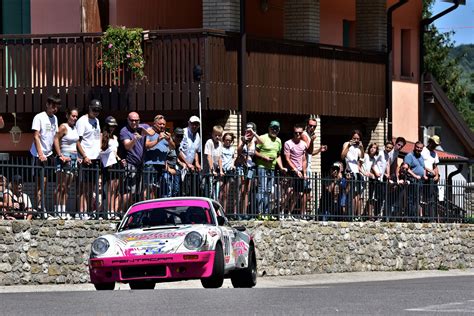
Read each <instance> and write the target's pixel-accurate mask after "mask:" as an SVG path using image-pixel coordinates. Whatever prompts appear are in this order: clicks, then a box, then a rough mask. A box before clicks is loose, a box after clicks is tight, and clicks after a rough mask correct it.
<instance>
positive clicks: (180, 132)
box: [174, 127, 184, 135]
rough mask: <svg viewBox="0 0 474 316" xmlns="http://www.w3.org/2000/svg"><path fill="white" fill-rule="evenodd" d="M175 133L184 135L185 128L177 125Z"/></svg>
mask: <svg viewBox="0 0 474 316" xmlns="http://www.w3.org/2000/svg"><path fill="white" fill-rule="evenodd" d="M174 133H175V134H176V135H184V129H182V128H181V127H176V128H175V129H174Z"/></svg>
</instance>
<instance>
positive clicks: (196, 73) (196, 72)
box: [193, 65, 203, 168]
mask: <svg viewBox="0 0 474 316" xmlns="http://www.w3.org/2000/svg"><path fill="white" fill-rule="evenodd" d="M201 77H202V68H201V66H200V65H195V66H194V68H193V78H194V81H196V82H197V83H198V98H199V99H198V107H199V119H200V120H201V124H199V137H201V148H200V149H201V155H200V157H201V158H200V164H201V168H202V166H203V164H202V157H203V152H202V104H201Z"/></svg>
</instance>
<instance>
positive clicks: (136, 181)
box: [121, 163, 143, 194]
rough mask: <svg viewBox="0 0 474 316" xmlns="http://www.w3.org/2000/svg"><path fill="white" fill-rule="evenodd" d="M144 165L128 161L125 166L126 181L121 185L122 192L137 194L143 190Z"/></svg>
mask: <svg viewBox="0 0 474 316" xmlns="http://www.w3.org/2000/svg"><path fill="white" fill-rule="evenodd" d="M142 174H143V167H142V166H139V167H137V166H134V165H132V164H130V163H128V164H127V165H126V166H125V183H124V184H123V185H121V193H129V194H137V193H140V192H141V178H142Z"/></svg>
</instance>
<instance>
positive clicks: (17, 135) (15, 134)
mask: <svg viewBox="0 0 474 316" xmlns="http://www.w3.org/2000/svg"><path fill="white" fill-rule="evenodd" d="M12 115H13V118H14V122H15V124H14V125H13V127H12V129H11V130H10V135H11V137H12V142H13V144H15V145H16V144H18V143H19V142H20V140H21V133H22V132H21V129H20V128H19V127H18V126H17V125H16V113H12Z"/></svg>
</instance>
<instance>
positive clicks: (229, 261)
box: [213, 203, 236, 270]
mask: <svg viewBox="0 0 474 316" xmlns="http://www.w3.org/2000/svg"><path fill="white" fill-rule="evenodd" d="M213 207H214V209H215V211H216V215H218V216H223V214H224V209H223V208H222V206H221V205H220V204H218V203H213ZM219 228H220V229H221V232H222V248H223V250H224V262H225V269H226V270H228V269H233V268H234V267H235V262H236V254H235V251H234V249H233V246H232V245H233V244H234V243H235V238H236V236H235V233H234V230H233V229H232V227H231V226H230V224H229V222H228V221H226V222H225V223H224V224H223V225H219Z"/></svg>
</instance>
